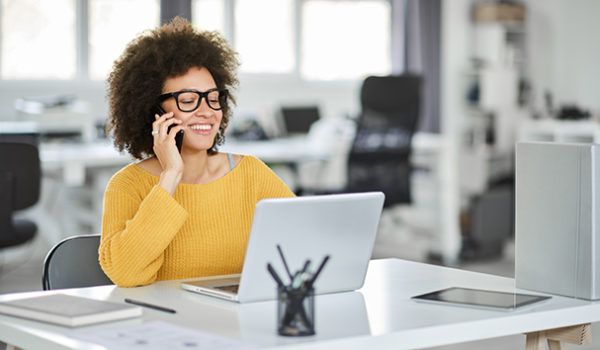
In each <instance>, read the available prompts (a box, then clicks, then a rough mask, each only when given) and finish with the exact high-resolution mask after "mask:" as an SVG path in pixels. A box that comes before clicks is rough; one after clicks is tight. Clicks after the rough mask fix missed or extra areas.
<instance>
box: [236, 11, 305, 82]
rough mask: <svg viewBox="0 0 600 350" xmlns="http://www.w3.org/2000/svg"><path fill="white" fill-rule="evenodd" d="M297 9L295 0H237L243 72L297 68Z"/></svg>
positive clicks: (238, 44)
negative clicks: (295, 52) (295, 8)
mask: <svg viewBox="0 0 600 350" xmlns="http://www.w3.org/2000/svg"><path fill="white" fill-rule="evenodd" d="M293 10H294V1H293V0H236V1H235V23H234V24H235V25H234V28H235V29H234V42H235V48H236V50H237V51H238V52H239V53H240V60H241V63H242V65H241V67H240V70H241V71H242V72H251V73H291V72H293V70H294V66H295V64H296V62H295V54H294V30H295V24H294V23H295V21H294V11H293Z"/></svg>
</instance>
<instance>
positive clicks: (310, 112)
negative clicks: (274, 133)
mask: <svg viewBox="0 0 600 350" xmlns="http://www.w3.org/2000/svg"><path fill="white" fill-rule="evenodd" d="M281 117H282V121H283V130H284V133H285V134H286V135H294V134H296V135H297V134H307V133H308V131H309V130H310V126H311V125H312V123H314V122H316V121H317V120H319V118H320V114H319V107H317V106H303V107H281Z"/></svg>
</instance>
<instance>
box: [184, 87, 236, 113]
mask: <svg viewBox="0 0 600 350" xmlns="http://www.w3.org/2000/svg"><path fill="white" fill-rule="evenodd" d="M202 97H204V98H206V102H207V103H208V106H209V107H210V108H212V109H214V110H220V109H222V108H223V104H224V103H225V98H226V94H224V93H220V92H219V91H218V90H214V91H208V92H205V93H201V92H195V91H187V92H181V93H179V94H178V95H177V107H178V108H179V109H180V110H181V111H182V112H191V111H194V110H196V108H198V106H200V103H202Z"/></svg>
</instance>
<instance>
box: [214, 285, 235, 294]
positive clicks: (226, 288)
mask: <svg viewBox="0 0 600 350" xmlns="http://www.w3.org/2000/svg"><path fill="white" fill-rule="evenodd" d="M239 287H240V285H239V284H231V285H227V286H215V287H213V288H215V289H220V290H224V291H226V292H231V293H234V294H237V292H238V289H239Z"/></svg>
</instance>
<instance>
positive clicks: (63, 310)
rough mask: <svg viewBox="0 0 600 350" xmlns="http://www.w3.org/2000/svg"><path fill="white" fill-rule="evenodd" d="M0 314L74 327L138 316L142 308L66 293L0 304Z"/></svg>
mask: <svg viewBox="0 0 600 350" xmlns="http://www.w3.org/2000/svg"><path fill="white" fill-rule="evenodd" d="M0 314H5V315H11V316H17V317H22V318H28V319H32V320H36V321H42V322H48V323H55V324H59V325H63V326H68V327H77V326H85V325H89V324H94V323H101V322H108V321H116V320H122V319H126V318H132V317H139V316H141V315H142V308H141V307H139V306H133V305H126V304H120V303H113V302H108V301H102V300H95V299H88V298H82V297H76V296H72V295H67V294H50V295H43V296H38V297H31V298H24V299H18V300H11V301H3V302H0Z"/></svg>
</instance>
